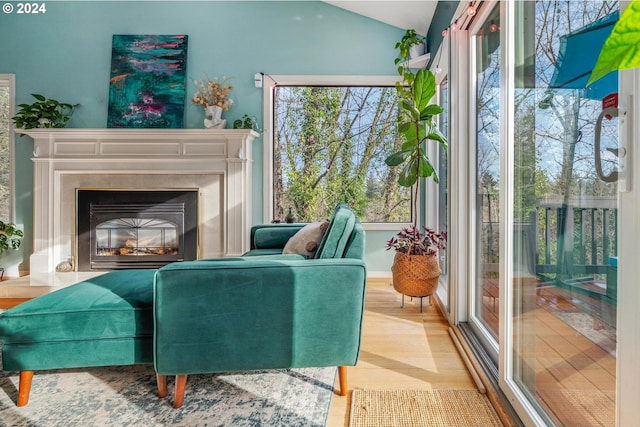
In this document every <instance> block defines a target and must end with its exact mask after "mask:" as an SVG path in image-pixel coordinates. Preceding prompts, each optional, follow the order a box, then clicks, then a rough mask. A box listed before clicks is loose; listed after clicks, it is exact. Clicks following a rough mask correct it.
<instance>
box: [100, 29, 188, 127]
mask: <svg viewBox="0 0 640 427" xmlns="http://www.w3.org/2000/svg"><path fill="white" fill-rule="evenodd" d="M187 42H188V36H187V35H185V34H178V35H129V34H114V35H113V40H112V48H111V74H110V79H109V109H108V114H107V128H177V129H179V128H183V127H184V104H185V95H186V71H187Z"/></svg>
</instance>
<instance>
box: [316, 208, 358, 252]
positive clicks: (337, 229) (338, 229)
mask: <svg viewBox="0 0 640 427" xmlns="http://www.w3.org/2000/svg"><path fill="white" fill-rule="evenodd" d="M356 222H357V221H356V216H355V214H354V213H353V211H352V210H351V209H350V208H349V206H348V205H346V204H339V205H338V206H336V209H335V211H334V212H333V216H332V217H331V221H330V222H329V229H328V230H327V232H326V233H325V234H324V236H323V238H322V241H321V242H320V247H319V248H318V252H316V258H342V257H343V256H344V253H345V249H346V248H347V244H348V243H349V239H350V238H351V233H352V232H353V229H354V227H355V225H356Z"/></svg>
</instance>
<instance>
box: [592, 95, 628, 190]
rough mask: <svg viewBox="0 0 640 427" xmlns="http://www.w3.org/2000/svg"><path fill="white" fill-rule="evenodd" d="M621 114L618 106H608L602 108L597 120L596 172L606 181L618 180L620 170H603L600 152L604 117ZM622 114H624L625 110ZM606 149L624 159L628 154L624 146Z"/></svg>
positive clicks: (595, 144) (595, 143) (595, 142)
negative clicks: (606, 173)
mask: <svg viewBox="0 0 640 427" xmlns="http://www.w3.org/2000/svg"><path fill="white" fill-rule="evenodd" d="M619 114H620V110H619V109H618V108H615V107H608V108H605V109H604V110H602V112H601V113H600V115H599V116H598V120H597V121H596V129H595V131H596V134H595V141H594V151H595V163H596V173H597V174H598V178H600V179H601V180H603V181H604V182H616V181H618V175H619V170H618V168H616V169H615V170H614V171H612V172H611V173H609V174H608V175H605V174H604V172H603V171H602V156H601V154H600V153H601V147H600V145H601V144H600V138H601V134H602V119H604V117H605V116H612V117H618V116H619ZM622 114H623V115H624V112H623V113H622ZM606 150H607V151H609V152H610V153H612V154H613V155H614V156H616V157H618V158H619V159H623V158H624V157H625V156H626V154H627V150H626V149H624V148H607V149H606Z"/></svg>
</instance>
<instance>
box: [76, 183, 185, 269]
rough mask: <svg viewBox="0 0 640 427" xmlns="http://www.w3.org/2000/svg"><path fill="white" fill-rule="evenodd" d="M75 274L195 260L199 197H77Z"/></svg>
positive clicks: (83, 193) (110, 193) (98, 193)
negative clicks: (76, 256)
mask: <svg viewBox="0 0 640 427" xmlns="http://www.w3.org/2000/svg"><path fill="white" fill-rule="evenodd" d="M77 207H78V212H77V218H78V232H77V236H78V268H79V269H80V271H89V270H119V269H127V268H159V267H161V266H163V265H166V264H168V263H171V262H176V261H185V260H187V261H188V260H194V259H196V255H197V249H198V238H197V236H198V230H197V228H198V191H197V189H196V190H184V191H158V190H151V191H145V190H121V191H118V190H83V189H79V190H78V192H77Z"/></svg>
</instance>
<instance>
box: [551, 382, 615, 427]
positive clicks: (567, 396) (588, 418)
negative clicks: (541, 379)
mask: <svg viewBox="0 0 640 427" xmlns="http://www.w3.org/2000/svg"><path fill="white" fill-rule="evenodd" d="M543 397H544V400H547V402H545V403H546V404H547V408H549V411H551V412H552V413H553V414H554V415H555V416H556V417H557V419H558V420H562V421H564V422H565V423H568V422H570V423H571V425H574V426H604V427H613V426H615V425H616V393H615V391H613V390H579V389H570V390H567V389H560V388H558V389H549V390H545V392H544V395H543Z"/></svg>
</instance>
